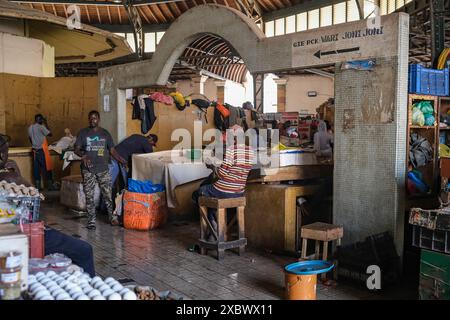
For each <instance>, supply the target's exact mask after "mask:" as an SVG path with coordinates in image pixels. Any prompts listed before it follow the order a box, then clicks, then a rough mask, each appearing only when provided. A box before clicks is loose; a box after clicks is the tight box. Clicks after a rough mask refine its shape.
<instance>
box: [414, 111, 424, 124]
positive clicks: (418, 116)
mask: <svg viewBox="0 0 450 320" xmlns="http://www.w3.org/2000/svg"><path fill="white" fill-rule="evenodd" d="M412 124H413V125H416V126H423V125H424V124H425V116H424V115H423V112H422V111H421V110H420V109H419V108H416V107H414V108H413V109H412Z"/></svg>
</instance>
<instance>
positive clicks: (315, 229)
mask: <svg viewBox="0 0 450 320" xmlns="http://www.w3.org/2000/svg"><path fill="white" fill-rule="evenodd" d="M343 236H344V228H343V227H341V226H336V225H332V224H328V223H322V222H315V223H311V224H308V225H306V226H303V227H302V228H301V238H302V239H303V240H302V255H301V257H302V259H305V258H306V252H307V246H308V239H311V240H315V241H316V252H315V257H314V258H315V259H319V258H320V242H323V251H322V260H325V261H326V260H327V258H328V241H333V240H337V245H338V246H340V245H341V238H342V237H343ZM334 276H335V278H337V261H335V267H334ZM325 278H326V274H325V273H322V279H325Z"/></svg>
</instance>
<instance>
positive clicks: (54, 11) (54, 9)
mask: <svg viewBox="0 0 450 320" xmlns="http://www.w3.org/2000/svg"><path fill="white" fill-rule="evenodd" d="M52 8H53V14H54V15H55V16H58V14H57V13H56V8H55V5H54V4H52Z"/></svg>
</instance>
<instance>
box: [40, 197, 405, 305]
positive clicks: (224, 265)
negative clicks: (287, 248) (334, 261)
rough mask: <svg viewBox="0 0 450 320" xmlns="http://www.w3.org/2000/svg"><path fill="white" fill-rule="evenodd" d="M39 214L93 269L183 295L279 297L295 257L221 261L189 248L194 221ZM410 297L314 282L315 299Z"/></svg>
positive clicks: (257, 255)
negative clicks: (133, 224)
mask: <svg viewBox="0 0 450 320" xmlns="http://www.w3.org/2000/svg"><path fill="white" fill-rule="evenodd" d="M41 215H42V219H43V220H44V221H45V222H46V223H47V224H48V225H50V226H51V227H53V228H55V229H58V230H61V231H63V232H65V233H67V234H69V235H75V236H77V237H80V238H81V239H83V240H86V241H88V242H89V243H91V244H92V246H93V247H94V255H95V267H96V272H97V273H98V274H99V275H101V276H103V277H108V276H113V277H115V278H117V279H126V278H128V279H132V280H134V281H135V282H136V283H138V284H141V285H149V286H152V287H154V288H155V289H157V290H160V291H165V290H170V291H172V292H174V293H176V294H180V295H182V296H184V297H185V298H188V299H230V300H234V299H283V296H284V292H285V290H284V273H283V266H285V265H287V264H289V263H292V262H294V261H295V259H294V258H292V257H282V256H276V255H273V254H269V253H265V252H260V251H257V250H254V249H251V248H248V249H247V251H246V253H245V255H243V256H238V255H236V254H234V253H227V254H226V256H225V259H224V260H223V261H220V262H219V261H217V260H216V259H215V258H213V257H211V256H202V255H200V254H198V253H196V252H191V251H189V248H192V246H193V245H194V244H195V241H196V239H197V237H198V234H199V226H198V223H194V222H178V223H169V224H167V225H166V226H165V227H164V228H162V229H159V230H152V231H150V232H139V231H132V230H126V229H124V228H121V227H112V226H110V225H109V224H107V223H106V219H105V217H104V216H100V217H99V218H98V219H97V229H96V230H95V231H89V230H87V229H86V228H85V223H86V219H85V218H80V217H79V216H77V215H76V214H74V213H73V212H71V211H69V210H67V209H65V208H64V207H62V206H61V205H59V203H58V202H57V201H48V200H47V201H45V202H43V203H41ZM392 295H394V297H396V298H399V299H407V298H412V299H414V293H412V292H410V291H405V290H403V289H401V290H396V291H394V292H393V293H384V294H383V295H380V294H374V293H371V292H368V291H367V290H361V289H358V288H356V287H351V286H349V285H344V284H342V283H339V284H338V286H337V287H325V286H323V285H321V284H319V285H318V287H317V299H319V300H322V299H323V300H335V299H389V298H390V297H391V296H392Z"/></svg>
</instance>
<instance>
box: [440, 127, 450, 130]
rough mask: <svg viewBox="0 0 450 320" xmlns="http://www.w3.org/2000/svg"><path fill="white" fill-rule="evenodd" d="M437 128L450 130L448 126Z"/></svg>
mask: <svg viewBox="0 0 450 320" xmlns="http://www.w3.org/2000/svg"><path fill="white" fill-rule="evenodd" d="M439 130H450V127H439Z"/></svg>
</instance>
